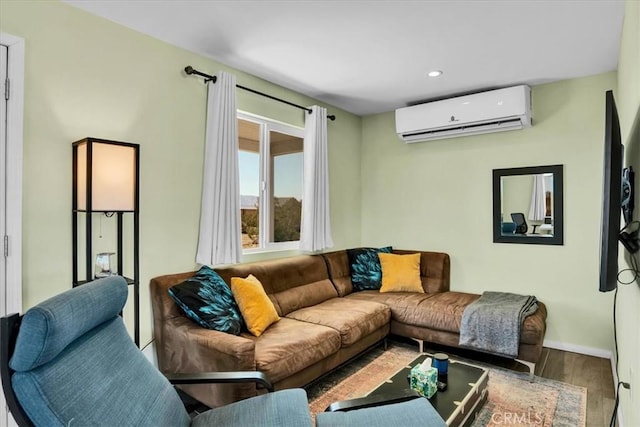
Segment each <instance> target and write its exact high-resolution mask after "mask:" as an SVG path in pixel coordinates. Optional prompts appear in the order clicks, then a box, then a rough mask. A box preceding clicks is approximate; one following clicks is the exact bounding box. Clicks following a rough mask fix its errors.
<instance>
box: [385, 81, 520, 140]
mask: <svg viewBox="0 0 640 427" xmlns="http://www.w3.org/2000/svg"><path fill="white" fill-rule="evenodd" d="M530 126H531V89H530V88H529V86H525V85H521V86H514V87H510V88H506V89H497V90H491V91H488V92H481V93H475V94H472V95H464V96H459V97H456V98H449V99H443V100H440V101H434V102H427V103H425V104H419V105H413V106H411V107H406V108H399V109H397V110H396V132H397V133H398V136H399V137H400V138H401V139H402V140H403V141H404V142H406V143H411V142H420V141H430V140H434V139H444V138H454V137H458V136H465V135H477V134H481V133H490V132H502V131H507V130H514V129H522V128H525V127H530Z"/></svg>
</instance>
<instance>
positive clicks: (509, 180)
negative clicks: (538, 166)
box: [500, 173, 553, 237]
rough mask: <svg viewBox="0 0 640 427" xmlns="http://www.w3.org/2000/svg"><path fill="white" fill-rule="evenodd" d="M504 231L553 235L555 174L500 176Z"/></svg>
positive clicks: (506, 232) (503, 232)
mask: <svg viewBox="0 0 640 427" xmlns="http://www.w3.org/2000/svg"><path fill="white" fill-rule="evenodd" d="M500 201H501V206H500V214H501V233H502V234H514V233H515V234H520V235H523V236H529V235H540V236H546V237H550V236H553V174H552V173H541V174H536V175H513V176H503V177H501V178H500Z"/></svg>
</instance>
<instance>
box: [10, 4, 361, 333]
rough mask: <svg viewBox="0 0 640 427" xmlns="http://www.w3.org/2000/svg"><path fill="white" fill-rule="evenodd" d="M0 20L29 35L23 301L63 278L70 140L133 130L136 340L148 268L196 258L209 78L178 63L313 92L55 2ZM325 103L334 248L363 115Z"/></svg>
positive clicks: (280, 109)
mask: <svg viewBox="0 0 640 427" xmlns="http://www.w3.org/2000/svg"><path fill="white" fill-rule="evenodd" d="M0 30H1V31H3V32H6V33H9V34H13V35H15V36H18V37H22V38H24V39H25V45H26V60H25V61H26V63H25V68H26V76H25V78H26V80H25V112H24V195H23V199H24V212H23V223H24V227H23V248H24V249H23V268H24V269H23V272H24V273H23V304H24V307H25V308H28V307H30V306H32V305H34V304H36V303H38V302H40V301H42V300H44V299H46V298H48V297H50V296H52V295H55V294H57V293H60V292H62V291H64V290H66V289H69V288H70V287H71V143H72V142H73V141H76V140H78V139H81V138H83V137H85V136H95V137H99V138H105V139H114V140H121V141H130V142H136V143H139V144H140V146H141V147H140V156H141V160H140V181H141V182H140V191H141V196H140V210H141V213H140V227H141V233H140V272H141V301H142V303H141V322H142V327H141V332H142V333H141V342H142V344H145V343H147V342H148V341H149V340H150V339H151V310H150V304H149V292H148V283H149V279H150V278H151V277H154V276H156V275H161V274H167V273H174V272H180V271H189V270H193V269H195V268H196V264H195V262H194V258H195V250H196V243H197V234H198V223H199V215H200V190H201V179H202V153H203V143H204V127H205V108H206V104H205V103H206V89H205V86H204V85H203V83H202V79H200V78H195V77H188V76H185V75H184V73H183V72H182V70H183V68H184V67H185V66H186V65H189V64H190V65H192V66H193V67H195V68H197V69H200V70H202V71H205V72H210V73H216V72H217V71H218V70H220V69H225V70H230V71H231V72H233V73H234V74H236V75H237V78H238V83H239V84H242V85H245V86H248V87H251V88H255V89H257V90H260V91H264V92H267V93H270V94H273V95H275V96H280V97H283V98H286V99H288V100H290V101H292V102H295V103H298V104H302V105H312V104H315V103H317V102H316V101H314V100H312V99H310V98H307V97H304V96H302V95H299V94H297V93H294V92H292V91H289V90H287V89H284V88H281V87H278V86H275V85H272V84H269V83H267V82H265V81H263V80H260V79H258V78H256V77H253V76H250V75H248V74H245V73H241V72H238V71H236V70H232V69H230V68H228V67H225V66H223V65H221V64H219V63H216V62H215V61H213V60H210V59H208V58H205V57H202V56H199V55H196V54H194V53H191V52H189V51H186V50H184V49H180V48H177V47H174V46H172V45H169V44H166V43H164V42H161V41H159V40H156V39H153V38H151V37H148V36H145V35H142V34H140V33H137V32H135V31H132V30H129V29H126V28H124V27H122V26H120V25H117V24H114V23H112V22H110V21H107V20H105V19H102V18H98V17H95V16H93V15H90V14H88V13H86V12H84V11H81V10H79V9H76V8H74V7H71V6H68V5H66V4H64V3H59V2H54V1H47V2H44V1H42V2H28V1H22V2H18V1H2V2H0ZM238 108H240V109H242V110H245V111H249V112H252V113H255V114H260V115H264V116H268V117H271V118H274V119H277V120H281V121H285V122H290V123H292V124H294V125H302V124H303V113H302V112H301V111H300V110H297V109H295V108H291V107H289V106H286V105H284V104H279V103H276V102H273V101H269V100H267V99H266V98H261V97H258V96H255V95H251V94H248V93H246V92H243V91H238ZM329 110H330V112H331V113H335V114H336V115H337V116H338V119H337V120H336V121H335V122H330V124H329V163H330V185H331V217H332V226H333V236H334V241H335V245H336V248H345V247H352V246H357V245H358V244H359V243H360V201H359V193H360V140H361V119H360V118H359V117H357V116H354V115H352V114H349V113H347V112H344V111H341V110H338V109H335V108H329ZM106 223H107V222H105V227H106V226H107V225H106ZM105 239H106V237H105ZM103 246H109V244H105V245H103ZM106 249H109V248H108V247H107V248H106ZM110 249H112V250H113V249H114V248H113V247H111V248H110ZM279 255H280V256H282V254H279ZM256 258H259V256H254V257H253V259H256ZM128 307H130V305H128ZM127 312H128V313H130V310H128V311H127ZM127 312H126V313H127ZM126 313H125V314H126ZM126 317H127V316H126ZM127 319H128V322H127V323H129V324H131V322H130V319H131V316H128V317H127Z"/></svg>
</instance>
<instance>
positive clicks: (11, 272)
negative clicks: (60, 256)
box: [0, 32, 25, 313]
mask: <svg viewBox="0 0 640 427" xmlns="http://www.w3.org/2000/svg"><path fill="white" fill-rule="evenodd" d="M0 44H3V45H5V46H7V47H8V50H9V52H8V64H9V66H8V70H7V75H8V77H9V80H10V81H11V87H10V99H9V103H8V105H7V157H6V161H7V164H6V167H7V169H6V172H7V200H11V203H8V204H7V206H6V214H7V230H6V233H7V236H9V256H8V257H7V258H6V262H7V263H6V267H7V294H6V295H7V307H6V308H7V313H11V312H21V311H22V167H23V166H22V162H23V149H22V146H23V116H24V48H25V46H24V39H22V38H20V37H16V36H13V35H11V34H7V33H3V32H0ZM2 96H4V94H2ZM3 245H4V243H3ZM3 251H4V249H3Z"/></svg>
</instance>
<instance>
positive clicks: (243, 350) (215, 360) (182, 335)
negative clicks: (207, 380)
mask: <svg viewBox="0 0 640 427" xmlns="http://www.w3.org/2000/svg"><path fill="white" fill-rule="evenodd" d="M164 338H165V339H164V340H163V343H162V344H161V345H162V348H158V349H157V353H158V363H159V365H160V370H162V371H163V372H165V373H195V372H223V371H253V370H255V369H256V366H255V343H254V342H253V341H252V340H250V339H248V338H244V337H242V336H237V335H232V334H227V333H225V332H220V331H215V330H210V329H205V328H202V327H200V326H199V325H197V324H195V323H193V322H192V321H191V320H189V319H187V318H186V317H176V318H173V319H170V320H168V321H167V324H166V325H165V336H164Z"/></svg>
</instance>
